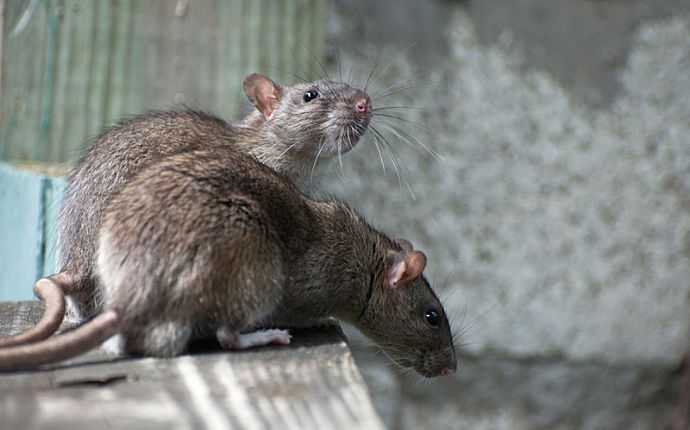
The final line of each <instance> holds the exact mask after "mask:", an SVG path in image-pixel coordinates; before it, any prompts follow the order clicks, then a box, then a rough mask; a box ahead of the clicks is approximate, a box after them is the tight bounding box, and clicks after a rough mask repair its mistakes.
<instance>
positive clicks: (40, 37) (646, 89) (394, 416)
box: [0, 0, 690, 429]
mask: <svg viewBox="0 0 690 430" xmlns="http://www.w3.org/2000/svg"><path fill="white" fill-rule="evenodd" d="M0 5H2V10H3V16H2V21H1V24H0V25H2V31H0V34H1V35H2V43H0V47H1V49H2V51H1V52H0V56H1V58H2V69H1V73H2V77H1V88H0V100H1V109H2V110H1V112H0V113H1V114H2V116H1V117H0V142H1V144H0V157H1V158H2V160H4V162H5V164H3V165H0V198H1V199H0V205H1V208H2V212H0V220H1V221H2V224H0V233H2V235H1V236H0V237H2V242H1V243H0V261H2V271H1V272H2V273H0V299H2V300H9V299H29V298H31V286H32V283H33V281H34V280H35V278H36V277H38V276H40V275H41V274H43V273H52V270H53V269H54V267H53V265H54V263H53V259H54V246H53V243H54V231H53V229H52V227H51V226H52V225H53V223H54V214H55V210H56V209H57V205H58V204H59V196H60V193H61V190H62V187H63V186H64V179H62V178H61V175H62V174H63V173H64V172H65V171H66V168H67V166H69V164H70V163H71V162H73V161H74V160H75V159H76V158H77V157H78V156H79V154H80V153H81V152H82V151H83V148H84V147H85V146H86V145H87V144H88V138H89V137H90V136H92V135H94V134H95V133H97V132H98V130H100V129H101V128H102V127H104V126H105V125H108V124H111V123H112V122H113V121H115V120H117V119H120V118H122V117H124V116H129V115H134V114H137V113H140V112H142V111H145V110H148V109H154V108H155V109H166V108H172V107H176V106H179V105H180V103H184V104H187V105H189V106H192V107H199V108H205V109H208V110H210V111H212V112H215V113H218V114H221V115H223V116H224V117H225V118H227V119H229V120H232V119H235V118H237V117H238V116H240V115H241V113H242V112H243V111H244V110H246V109H247V106H246V104H245V102H244V101H243V99H244V96H243V94H242V93H241V82H242V79H243V77H244V76H245V75H246V74H247V73H249V72H252V71H261V72H263V73H266V74H268V75H270V76H272V77H274V78H275V79H276V80H277V81H279V82H282V83H291V82H294V81H296V80H297V77H295V75H297V76H300V77H304V78H307V79H313V78H317V77H319V76H320V75H321V76H323V75H325V74H328V75H330V76H331V77H332V78H334V79H338V80H340V79H343V80H349V81H350V82H352V83H353V84H354V85H355V86H359V87H362V86H364V84H365V82H366V81H367V80H368V78H369V77H370V76H371V78H372V79H371V80H372V81H373V83H372V84H371V89H370V94H371V95H372V97H374V98H375V100H374V108H379V107H391V109H388V110H383V111H380V112H379V113H378V114H377V117H376V122H374V123H373V125H374V127H376V129H377V130H379V131H380V132H381V134H382V135H383V136H384V137H385V139H388V140H389V141H390V144H391V146H392V148H393V149H391V151H392V152H391V153H388V152H386V151H385V150H383V149H382V150H383V153H382V154H381V156H380V155H379V152H378V150H377V142H375V141H374V140H373V139H372V138H371V136H372V134H371V133H370V138H369V139H368V140H366V141H364V142H362V143H360V145H358V147H357V148H356V149H355V150H354V151H352V152H351V153H349V154H348V155H347V156H346V157H344V158H343V165H342V167H341V166H338V165H336V164H337V163H334V166H333V167H334V168H333V169H332V175H330V176H329V177H328V178H326V180H325V183H324V184H323V187H322V188H324V189H325V191H326V192H329V193H333V194H335V195H337V196H339V197H341V198H343V199H345V200H347V201H348V202H350V203H351V204H352V205H354V206H355V207H357V208H358V209H359V210H360V211H361V212H362V213H363V214H364V215H365V216H366V217H367V219H368V220H369V221H370V222H371V223H372V224H374V225H375V226H378V227H379V228H381V229H383V230H384V231H386V232H387V233H389V234H390V235H392V236H395V237H404V238H406V239H409V240H411V241H412V242H413V243H414V244H415V246H416V247H417V248H420V249H422V250H424V251H425V252H426V254H427V256H428V257H429V265H428V268H427V273H428V277H429V278H430V280H431V281H432V284H433V285H434V286H435V287H436V289H437V290H438V292H439V294H440V295H441V297H442V298H443V299H444V303H445V306H446V310H447V312H448V313H449V317H450V319H451V322H452V324H453V327H454V329H455V331H456V332H458V333H461V334H462V340H463V342H462V345H461V346H460V348H459V350H460V363H461V365H460V368H459V371H458V372H457V374H456V375H454V376H453V377H450V378H444V379H442V380H438V381H436V380H435V381H432V382H429V381H425V380H423V379H421V378H419V377H417V376H415V375H407V374H404V373H402V372H400V371H399V370H397V369H395V368H393V367H391V366H390V365H389V363H388V361H387V360H386V359H385V358H383V357H381V356H380V355H379V354H378V353H377V352H376V349H375V348H373V347H371V346H370V345H369V344H368V343H367V342H366V340H364V339H362V338H360V337H359V336H358V335H357V334H356V333H354V332H353V331H351V330H348V335H349V336H350V338H351V339H352V341H353V342H352V343H353V350H354V353H355V356H356V359H357V361H358V363H359V365H360V369H361V370H362V373H363V374H364V376H365V380H366V381H367V383H368V384H369V388H370V390H371V392H372V394H373V396H374V401H375V404H376V407H377V409H378V411H379V413H380V415H381V417H382V418H383V420H384V421H385V423H386V424H387V426H388V427H389V428H392V429H398V428H402V429H412V428H419V427H426V428H439V429H458V428H462V429H485V428H486V429H494V428H505V429H557V428H563V429H570V428H573V429H580V428H581V429H659V428H663V427H664V425H665V424H666V423H667V422H668V420H669V417H670V416H671V414H672V413H673V411H674V408H675V407H676V404H677V402H678V391H679V389H680V379H681V370H682V367H681V363H682V361H683V357H684V356H685V355H686V354H688V353H690V1H687V0H666V1H654V0H626V1H622V0H512V1H511V0H475V1H472V0H466V1H450V0H426V1H419V0H396V1H392V0H389V1H377V2H371V1H366V0H329V1H326V0H323V1H318V0H308V1H307V0H305V1H289V2H288V1H278V0H276V1H269V0H264V1H249V0H245V1H240V0H237V1H227V2H220V1H217V2H212V1H201V0H198V1H195V0H190V1H173V0H171V1H164V0H157V1H147V2H135V1H122V2H119V1H101V2H88V1H76V0H75V1H67V0H65V1H47V0H46V1H35V0H27V1H9V0H5V1H4V2H2V1H0ZM379 145H380V142H379ZM425 146H426V147H428V150H427V149H426V148H425ZM379 149H381V148H379ZM434 154H438V155H437V156H436V155H434ZM382 164H383V166H382Z"/></svg>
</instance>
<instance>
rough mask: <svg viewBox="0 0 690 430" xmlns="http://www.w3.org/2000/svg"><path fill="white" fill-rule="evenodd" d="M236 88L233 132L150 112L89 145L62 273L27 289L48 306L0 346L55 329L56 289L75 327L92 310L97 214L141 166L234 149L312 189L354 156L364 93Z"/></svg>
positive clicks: (65, 235) (67, 214) (327, 84)
mask: <svg viewBox="0 0 690 430" xmlns="http://www.w3.org/2000/svg"><path fill="white" fill-rule="evenodd" d="M243 88H244V92H245V94H246V96H247V98H248V99H249V100H250V101H251V102H252V104H253V105H254V106H255V107H256V109H255V110H254V111H253V112H252V113H250V114H249V115H248V116H247V117H246V118H244V119H243V120H242V121H240V122H239V123H238V124H236V125H231V124H229V123H227V122H225V121H223V120H222V119H220V118H216V117H213V116H210V115H208V114H205V113H201V112H193V111H182V112H157V113H150V114H145V115H142V116H138V117H135V118H132V119H129V120H126V121H124V122H122V123H120V124H118V125H116V126H114V127H113V128H111V129H109V130H106V131H105V132H103V133H102V134H101V135H100V136H99V137H97V138H96V140H95V142H94V145H93V146H92V147H91V148H90V149H89V151H88V152H87V153H86V154H85V155H84V156H83V157H82V158H81V160H79V162H78V163H77V165H76V167H75V169H74V172H73V174H72V175H71V177H70V179H69V183H68V186H67V191H66V196H65V199H64V202H63V205H62V208H61V212H60V219H59V231H60V234H59V253H58V255H59V261H58V267H59V273H57V274H55V275H52V276H49V277H47V278H42V279H40V280H38V281H37V282H36V284H35V286H34V292H35V293H36V295H37V296H38V297H41V298H43V299H44V300H45V302H46V311H45V314H44V317H43V319H42V320H41V321H40V322H39V324H37V326H35V327H34V328H33V329H31V330H29V331H28V332H26V333H23V334H22V335H19V336H16V337H13V338H7V339H0V346H9V345H15V344H21V343H25V342H31V341H36V340H40V339H43V338H45V337H47V336H49V335H50V334H52V333H53V332H54V331H55V330H56V329H57V328H58V326H59V325H60V323H61V322H62V318H63V315H64V306H65V305H64V300H63V299H62V298H60V297H59V293H56V292H55V288H54V287H56V286H59V287H60V288H62V289H63V290H64V291H65V292H66V293H67V295H68V300H69V304H70V313H71V314H72V317H73V319H74V320H75V321H77V322H79V321H84V320H86V319H89V318H91V317H93V316H94V315H95V314H97V313H98V312H99V307H98V305H99V303H100V298H99V297H98V292H99V290H98V288H96V274H95V270H94V261H95V250H96V236H97V234H98V232H99V229H100V226H101V223H102V220H103V211H104V209H105V207H106V205H107V204H108V202H109V200H110V199H111V198H112V197H113V196H115V195H116V194H117V193H118V192H119V191H120V190H121V189H122V188H123V187H124V186H125V184H126V183H127V182H128V181H129V180H130V179H131V178H132V177H133V176H134V175H135V174H136V173H138V172H139V171H141V170H142V169H143V168H145V167H146V166H148V165H150V164H151V163H154V162H156V161H158V160H161V159H163V158H165V157H167V156H170V155H172V154H175V153H178V152H181V151H189V150H193V149H202V148H215V147H231V148H234V149H235V150H236V151H238V152H241V153H244V154H249V155H252V156H254V157H256V158H257V159H258V160H259V161H261V162H262V163H264V164H266V165H267V166H269V167H271V168H273V169H275V170H276V171H278V172H280V173H282V174H284V175H285V176H287V177H288V178H290V179H291V180H292V181H294V182H295V183H296V184H297V186H298V187H300V188H301V189H303V190H310V189H311V188H312V187H313V175H314V173H315V172H317V173H318V171H319V169H320V168H322V167H323V165H324V164H325V163H327V162H328V160H330V159H332V158H333V157H335V156H340V154H343V153H345V152H348V151H349V150H351V149H352V148H353V147H354V146H355V145H356V144H357V142H358V140H359V138H360V137H361V136H362V134H363V133H364V132H365V131H366V129H367V127H368V125H369V121H370V119H371V115H372V110H371V100H370V98H369V95H367V94H366V93H365V92H363V91H361V90H358V89H355V88H352V87H350V86H349V85H347V84H345V83H341V82H332V81H325V80H322V81H317V82H309V83H299V84H296V85H292V86H286V87H281V86H280V85H278V84H276V83H275V82H273V81H272V80H271V79H270V78H268V77H266V76H264V75H260V74H256V73H255V74H251V75H249V76H247V78H246V79H245V80H244V83H243Z"/></svg>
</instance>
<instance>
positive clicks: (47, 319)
mask: <svg viewBox="0 0 690 430" xmlns="http://www.w3.org/2000/svg"><path fill="white" fill-rule="evenodd" d="M73 285H74V282H73V281H72V278H71V277H70V276H69V275H67V274H66V273H65V272H62V273H57V274H55V275H51V276H48V277H47V278H41V279H39V280H38V281H36V283H35V284H34V294H36V296H38V298H40V299H41V300H43V302H45V311H44V312H43V316H42V317H41V320H40V321H39V322H38V324H36V325H35V326H33V327H32V328H30V329H29V330H27V331H25V332H23V333H20V334H18V335H16V336H11V337H6V338H4V339H0V348H4V347H7V346H14V345H21V344H26V343H31V342H37V341H39V340H43V339H45V338H47V337H48V336H50V335H51V334H53V333H55V332H56V331H57V329H58V328H59V327H60V324H62V320H63V319H64V317H65V294H64V290H68V291H69V290H71V289H72V286H73Z"/></svg>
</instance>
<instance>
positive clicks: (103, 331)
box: [0, 310, 121, 370]
mask: <svg viewBox="0 0 690 430" xmlns="http://www.w3.org/2000/svg"><path fill="white" fill-rule="evenodd" d="M120 321H121V320H120V317H119V315H118V313H117V312H116V311H114V310H109V311H106V312H104V313H102V314H100V315H98V316H97V317H96V318H94V319H93V320H91V321H89V322H87V323H86V324H84V325H82V326H80V327H78V328H76V329H74V330H72V331H69V332H67V333H64V334H61V335H58V336H55V337H52V338H50V339H46V340H43V341H41V342H36V343H32V344H28V345H19V346H12V347H8V348H3V349H0V370H20V369H31V368H35V367H38V366H40V365H43V364H49V363H55V362H58V361H62V360H66V359H68V358H71V357H74V356H77V355H79V354H82V353H84V352H86V351H89V350H90V349H92V348H94V347H96V346H98V345H99V344H101V343H103V342H104V341H106V340H107V339H108V338H110V337H111V336H113V335H114V334H116V333H117V331H118V329H119V327H120Z"/></svg>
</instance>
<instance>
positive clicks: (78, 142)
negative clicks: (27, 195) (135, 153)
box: [0, 0, 325, 162]
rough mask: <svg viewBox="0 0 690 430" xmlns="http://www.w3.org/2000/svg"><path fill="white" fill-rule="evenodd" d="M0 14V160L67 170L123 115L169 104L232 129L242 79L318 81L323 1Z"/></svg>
mask: <svg viewBox="0 0 690 430" xmlns="http://www.w3.org/2000/svg"><path fill="white" fill-rule="evenodd" d="M4 5H5V12H4V15H3V21H4V33H3V35H2V37H1V38H0V41H1V42H2V45H3V46H2V49H1V50H0V52H2V57H0V59H1V60H2V61H1V66H0V68H1V71H0V73H2V78H3V81H2V85H3V87H2V91H1V92H0V159H4V160H31V161H49V162H64V161H68V160H73V159H75V158H77V157H78V155H79V154H80V153H81V152H82V151H83V148H84V147H85V146H86V145H87V144H88V139H89V137H91V136H94V135H95V134H97V133H98V132H99V130H101V129H102V128H103V127H105V126H107V125H109V124H111V123H113V122H114V121H116V120H119V119H121V118H122V117H123V116H129V115H135V114H138V113H141V112H142V111H145V110H150V109H168V108H171V107H174V106H178V107H179V106H180V105H181V103H185V104H187V105H190V106H192V107H196V108H206V109H209V110H211V111H213V112H215V113H218V114H220V115H222V116H224V117H225V118H228V119H234V118H236V117H238V116H239V115H240V113H241V112H242V110H243V109H246V104H245V102H244V96H243V95H242V91H241V88H242V80H243V78H244V76H246V75H247V74H248V73H250V72H255V71H259V72H264V73H267V74H269V75H271V76H272V77H274V78H276V79H277V80H278V81H282V82H286V83H289V82H294V81H295V80H296V78H295V77H294V76H293V74H296V75H301V76H303V77H304V78H305V79H311V78H314V77H315V76H316V75H317V74H319V73H321V72H320V71H319V66H318V65H317V63H318V61H320V60H319V59H321V58H323V50H324V37H323V27H324V22H325V2H324V0H299V1H294V2H293V1H289V2H286V1H282V0H228V1H210V0H206V1H193V2H192V1H185V0H179V1H173V0H148V1H133V0H103V1H81V0H45V1H19V0H6V1H5V2H4ZM27 17H28V18H27Z"/></svg>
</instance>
